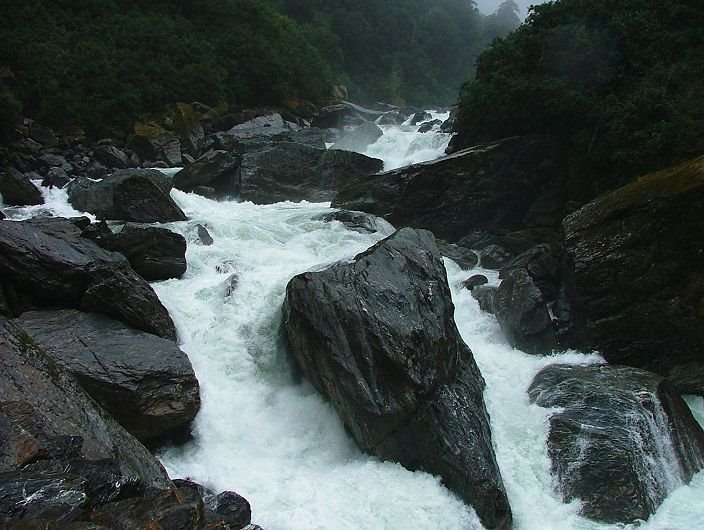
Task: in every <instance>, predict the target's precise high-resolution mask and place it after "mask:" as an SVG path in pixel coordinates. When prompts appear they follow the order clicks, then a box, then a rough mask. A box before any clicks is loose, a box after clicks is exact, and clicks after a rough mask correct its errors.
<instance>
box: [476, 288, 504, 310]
mask: <svg viewBox="0 0 704 530" xmlns="http://www.w3.org/2000/svg"><path fill="white" fill-rule="evenodd" d="M497 290H498V287H496V286H494V285H481V286H479V287H475V288H474V289H472V298H474V299H475V300H476V301H477V302H478V303H479V309H481V310H482V311H484V312H485V313H491V314H494V298H495V297H496V291H497Z"/></svg>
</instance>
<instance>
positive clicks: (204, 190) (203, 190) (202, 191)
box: [193, 186, 218, 201]
mask: <svg viewBox="0 0 704 530" xmlns="http://www.w3.org/2000/svg"><path fill="white" fill-rule="evenodd" d="M193 193H195V194H196V195H200V196H201V197H205V198H206V199H210V200H213V201H214V200H217V198H218V192H217V190H216V189H215V188H211V187H210V186H196V187H195V188H193Z"/></svg>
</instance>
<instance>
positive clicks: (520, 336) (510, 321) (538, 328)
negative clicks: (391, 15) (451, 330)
mask: <svg viewBox="0 0 704 530" xmlns="http://www.w3.org/2000/svg"><path fill="white" fill-rule="evenodd" d="M493 313H494V314H495V315H496V319H497V320H498V321H499V325H500V326H501V330H502V331H503V332H504V335H505V336H506V338H507V339H508V342H509V344H511V346H513V347H514V348H518V349H519V350H523V351H524V352H526V353H534V354H547V353H551V352H552V351H553V350H554V349H556V348H557V337H556V335H555V327H554V325H553V323H552V319H551V318H550V313H549V311H548V307H547V304H546V303H545V299H544V298H543V295H542V293H541V292H540V289H538V287H537V286H536V285H535V283H534V282H533V278H531V277H530V274H528V271H527V270H525V269H515V270H512V271H509V272H508V273H507V274H506V277H505V278H504V279H503V281H502V282H501V284H500V285H499V288H498V289H497V290H496V293H495V294H494V298H493Z"/></svg>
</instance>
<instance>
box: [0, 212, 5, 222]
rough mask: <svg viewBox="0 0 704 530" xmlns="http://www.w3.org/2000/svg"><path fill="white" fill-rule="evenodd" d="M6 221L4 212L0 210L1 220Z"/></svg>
mask: <svg viewBox="0 0 704 530" xmlns="http://www.w3.org/2000/svg"><path fill="white" fill-rule="evenodd" d="M2 219H5V214H4V213H2V210H0V220H2Z"/></svg>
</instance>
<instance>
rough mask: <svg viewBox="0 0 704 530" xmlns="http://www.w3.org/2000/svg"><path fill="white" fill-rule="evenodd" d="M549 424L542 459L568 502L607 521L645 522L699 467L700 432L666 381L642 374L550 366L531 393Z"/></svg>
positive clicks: (703, 438)
mask: <svg viewBox="0 0 704 530" xmlns="http://www.w3.org/2000/svg"><path fill="white" fill-rule="evenodd" d="M528 392H529V394H530V398H531V400H532V401H533V402H535V403H537V404H538V405H540V406H542V407H560V408H561V409H563V410H561V411H560V412H557V413H555V414H553V415H552V416H551V418H550V433H549V437H548V453H549V455H550V458H551V460H552V470H553V473H554V474H555V475H556V476H557V479H558V481H559V483H560V489H561V490H562V493H563V497H564V499H565V500H566V501H570V500H573V499H575V498H579V499H581V500H582V503H583V504H582V514H583V515H585V516H586V517H589V518H592V519H596V520H598V521H602V522H607V523H617V522H622V523H634V522H636V520H638V519H643V520H646V519H648V517H649V515H650V514H652V513H654V512H655V510H656V509H657V507H658V506H659V505H660V503H661V502H662V501H663V499H664V498H665V496H667V494H668V493H669V492H670V491H672V490H673V489H674V488H676V487H678V486H680V485H681V484H682V483H686V482H689V480H690V479H691V478H692V476H693V475H694V474H695V473H696V472H697V471H698V470H700V469H701V468H702V467H703V466H704V432H702V429H701V427H700V426H699V424H698V423H697V422H696V420H695V419H694V418H693V417H692V414H691V412H690V410H689V408H688V407H687V404H686V403H685V402H684V401H683V400H682V398H681V397H680V395H679V393H678V392H677V391H676V390H675V389H674V387H673V386H672V384H671V383H669V382H668V381H667V380H665V379H663V378H662V377H660V376H658V375H655V374H652V373H650V372H646V371H644V370H640V369H636V368H630V367H622V366H608V365H588V366H575V365H551V366H548V367H547V368H544V369H543V370H541V371H540V372H539V373H538V374H537V375H536V376H535V379H534V380H533V383H532V384H531V386H530V389H529V391H528Z"/></svg>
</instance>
